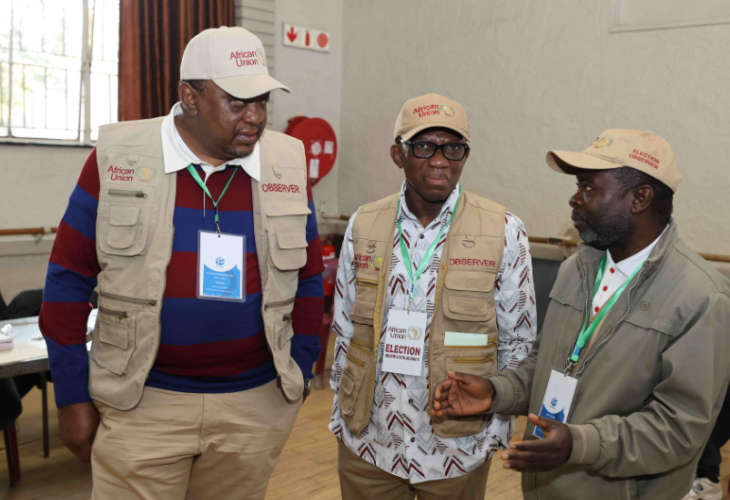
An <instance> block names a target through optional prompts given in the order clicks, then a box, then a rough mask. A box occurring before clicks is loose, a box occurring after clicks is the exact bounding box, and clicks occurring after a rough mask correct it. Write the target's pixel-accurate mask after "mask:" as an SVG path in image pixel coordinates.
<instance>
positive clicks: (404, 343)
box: [383, 310, 428, 377]
mask: <svg viewBox="0 0 730 500" xmlns="http://www.w3.org/2000/svg"><path fill="white" fill-rule="evenodd" d="M427 320H428V317H427V315H426V313H419V312H411V313H408V312H406V311H398V310H392V311H390V312H389V313H388V329H387V330H386V331H385V352H384V353H383V371H384V372H390V373H400V374H402V375H413V376H416V377H420V376H421V373H423V350H424V342H425V340H426V322H427Z"/></svg>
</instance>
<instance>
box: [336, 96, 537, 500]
mask: <svg viewBox="0 0 730 500" xmlns="http://www.w3.org/2000/svg"><path fill="white" fill-rule="evenodd" d="M394 138H395V144H394V145H392V146H391V147H390V156H391V158H392V160H393V162H394V163H395V164H396V166H397V167H398V168H400V169H403V171H404V173H405V182H404V183H403V185H402V187H401V190H400V192H399V193H396V194H394V195H391V196H389V197H387V198H384V199H382V200H380V201H376V202H374V203H370V204H368V205H364V206H362V207H360V209H359V210H358V212H357V214H355V215H354V216H353V217H352V218H351V219H350V224H349V226H348V228H347V232H346V235H345V240H344V241H345V244H344V245H343V249H342V253H341V257H340V266H339V269H338V273H337V283H336V291H337V293H336V295H335V322H334V330H335V331H336V332H337V341H336V350H335V353H336V354H335V365H334V368H333V370H332V379H331V386H332V388H333V389H334V391H335V398H334V408H333V412H332V421H331V423H330V430H331V431H332V432H333V433H334V434H335V435H336V436H337V438H338V439H339V441H338V446H339V475H340V485H341V489H342V497H343V498H344V499H346V500H365V499H377V500H391V499H393V500H396V499H398V500H401V499H413V498H415V497H416V496H418V497H419V498H424V499H425V498H427V499H452V498H459V499H461V500H470V499H475V500H476V499H479V500H483V499H484V492H485V489H486V482H487V474H488V472H489V465H490V459H491V457H492V455H493V454H494V452H495V451H496V450H497V449H498V448H505V447H506V446H507V445H508V444H509V440H510V437H511V433H512V429H513V420H512V419H511V418H510V417H503V416H501V415H493V416H491V418H490V417H484V416H477V417H451V416H447V417H444V418H432V417H430V416H429V415H430V409H431V408H432V398H433V388H434V387H435V385H436V384H437V383H438V382H439V381H441V380H443V379H444V378H445V377H446V371H447V370H451V371H453V370H458V371H461V372H467V373H471V374H474V375H478V376H480V377H487V376H490V375H494V374H496V373H497V371H498V370H501V369H503V368H514V367H516V366H517V365H518V364H519V362H520V360H521V359H522V358H524V357H525V356H526V355H527V353H528V351H529V350H530V347H531V345H532V341H533V339H534V338H535V330H536V328H535V321H536V312H535V293H534V287H533V284H532V262H531V260H530V249H529V244H528V241H527V233H526V232H525V228H524V226H523V224H522V221H520V219H519V218H517V217H515V216H514V215H512V214H511V213H510V212H508V211H507V210H506V209H505V208H503V207H501V206H499V205H497V204H496V203H493V202H491V201H489V200H486V199H484V198H481V197H479V196H477V195H475V194H473V193H470V192H467V191H465V190H463V189H462V186H461V184H460V183H459V178H460V177H461V173H462V170H463V168H464V165H465V163H466V160H467V159H468V157H469V153H470V145H469V142H468V141H469V124H468V122H467V119H466V113H465V112H464V108H463V107H462V106H461V105H460V104H459V103H457V102H455V101H452V100H451V99H448V98H446V97H443V96H440V95H436V94H429V95H425V96H421V97H417V98H415V99H411V100H409V101H408V102H406V104H405V105H404V106H403V109H402V110H401V112H400V114H399V115H398V119H397V121H396V125H395V132H394Z"/></svg>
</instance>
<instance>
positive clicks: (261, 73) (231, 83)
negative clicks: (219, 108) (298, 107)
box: [180, 26, 290, 99]
mask: <svg viewBox="0 0 730 500" xmlns="http://www.w3.org/2000/svg"><path fill="white" fill-rule="evenodd" d="M180 78H181V79H182V80H213V81H214V82H215V83H216V85H218V86H219V87H220V88H222V89H223V90H225V91H226V92H228V93H229V94H231V95H232V96H233V97H237V98H239V99H250V98H252V97H256V96H259V95H261V94H265V93H267V92H271V91H272V90H275V89H281V90H285V91H286V92H290V90H289V88H288V87H286V86H285V85H282V84H281V83H279V82H278V81H276V80H274V79H273V78H271V77H270V76H269V68H268V66H267V64H266V53H265V52H264V45H263V44H262V43H261V40H259V38H258V37H257V36H256V35H254V34H253V33H251V32H250V31H248V30H245V29H243V28H239V27H230V28H229V27H226V26H223V27H221V28H211V29H207V30H205V31H201V32H200V33H198V34H197V35H196V36H195V37H194V38H193V39H192V40H190V42H188V45H187V47H185V52H184V53H183V57H182V63H181V64H180Z"/></svg>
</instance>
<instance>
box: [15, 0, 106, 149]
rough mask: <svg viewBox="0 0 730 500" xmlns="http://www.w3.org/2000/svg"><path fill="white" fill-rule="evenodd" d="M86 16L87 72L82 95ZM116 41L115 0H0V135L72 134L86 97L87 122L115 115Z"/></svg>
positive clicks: (81, 117) (66, 136) (95, 124)
mask: <svg viewBox="0 0 730 500" xmlns="http://www.w3.org/2000/svg"><path fill="white" fill-rule="evenodd" d="M87 19H88V21H89V22H91V21H93V25H90V26H89V28H90V29H91V30H92V33H93V45H92V52H91V56H92V61H91V73H92V74H91V77H90V79H91V85H90V87H91V88H90V89H88V95H87V96H86V97H84V98H83V99H82V98H81V83H82V81H83V78H82V72H81V56H82V54H83V44H84V42H85V41H84V40H83V28H84V22H85V21H86V20H87ZM90 38H92V37H90ZM118 48H119V0H89V11H88V12H87V13H84V11H83V1H82V0H0V137H3V136H9V135H12V136H13V137H28V138H31V137H32V138H53V139H67V140H78V139H79V138H80V137H81V136H83V130H84V129H83V126H84V123H83V122H84V116H85V112H84V109H83V108H84V106H85V103H87V102H88V103H89V106H90V107H89V111H90V114H91V123H90V124H89V125H90V126H91V127H92V128H93V129H98V127H99V126H101V125H104V124H106V123H110V122H113V121H116V120H117V111H118V110H117V73H118V55H117V51H118ZM11 60H12V67H11V65H10V61H11ZM8 125H10V127H8ZM80 131H81V132H80ZM92 135H93V136H94V137H95V135H96V134H92Z"/></svg>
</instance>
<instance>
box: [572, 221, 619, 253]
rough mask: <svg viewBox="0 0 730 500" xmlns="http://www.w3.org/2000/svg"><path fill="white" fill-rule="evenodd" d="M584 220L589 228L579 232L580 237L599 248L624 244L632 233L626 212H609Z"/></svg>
mask: <svg viewBox="0 0 730 500" xmlns="http://www.w3.org/2000/svg"><path fill="white" fill-rule="evenodd" d="M582 220H583V221H584V222H585V223H586V225H587V226H588V229H586V230H585V231H582V232H580V233H579V234H580V239H582V240H583V242H584V243H586V244H587V245H590V246H592V247H593V248H597V249H598V250H606V249H607V248H610V247H613V246H617V245H620V244H622V243H623V242H625V241H626V238H627V237H628V235H629V234H630V233H631V223H630V222H629V219H628V217H626V215H624V214H620V213H607V214H604V215H603V216H601V217H600V218H595V219H593V220H590V221H589V220H586V219H582Z"/></svg>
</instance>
